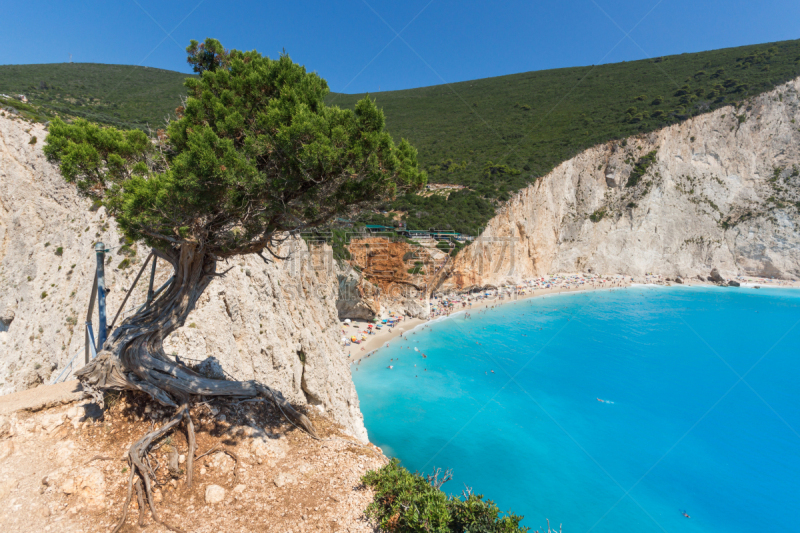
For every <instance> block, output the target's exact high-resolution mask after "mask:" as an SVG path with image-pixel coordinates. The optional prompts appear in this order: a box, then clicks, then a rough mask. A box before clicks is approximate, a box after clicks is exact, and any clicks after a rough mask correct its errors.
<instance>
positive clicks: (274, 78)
mask: <svg viewBox="0 0 800 533" xmlns="http://www.w3.org/2000/svg"><path fill="white" fill-rule="evenodd" d="M204 44H205V46H204V48H203V49H204V50H209V49H212V48H213V49H214V50H217V51H216V52H215V55H214V58H212V59H208V58H207V57H206V56H205V55H204V53H201V52H200V49H199V45H197V43H194V42H193V44H192V45H190V46H189V48H188V49H187V50H188V51H189V53H190V54H191V55H190V57H189V61H190V62H193V61H194V62H195V63H193V64H195V67H196V70H198V71H199V72H201V76H200V77H199V78H187V79H186V82H185V85H186V88H187V90H188V93H189V96H188V98H187V100H186V105H185V107H183V108H179V110H178V112H179V117H178V118H177V119H176V120H173V121H172V122H171V123H170V124H169V127H168V129H167V131H166V132H163V131H160V132H159V134H158V138H157V139H149V138H148V137H147V136H146V135H145V134H144V133H143V132H141V131H138V130H129V131H121V130H118V129H116V128H113V127H100V126H97V125H95V124H92V123H89V122H87V121H85V120H80V119H79V120H76V121H75V122H74V123H73V124H67V123H65V122H63V121H61V120H59V119H54V120H53V122H52V124H51V126H50V134H49V135H48V137H47V146H46V147H45V153H46V154H47V156H48V158H49V159H50V160H51V161H56V162H58V163H59V164H60V167H61V172H62V174H63V175H64V178H65V179H66V180H67V181H68V182H73V183H75V184H76V185H77V187H78V190H79V191H80V192H81V193H83V194H84V195H86V196H89V197H94V198H97V199H100V200H101V201H102V202H103V205H105V207H106V208H107V209H108V211H109V213H110V214H111V215H113V216H115V217H116V221H117V223H118V225H119V227H120V229H121V230H122V232H123V233H124V234H125V236H126V237H128V238H129V239H132V240H137V241H138V240H144V241H145V242H146V243H147V244H148V245H150V246H154V247H156V248H161V249H167V248H171V247H175V246H178V245H181V244H186V243H202V244H203V247H204V251H205V252H206V253H211V254H214V255H215V256H216V257H229V256H232V255H237V254H243V253H260V252H261V251H262V250H263V249H264V248H265V247H266V246H269V245H270V244H271V243H272V239H273V236H274V235H275V234H276V233H278V232H283V231H291V230H298V229H302V228H305V227H309V226H311V227H314V226H319V225H322V224H324V223H326V222H328V221H329V220H330V219H332V218H334V217H336V216H344V215H351V214H352V213H353V212H357V211H360V210H362V209H364V208H365V207H367V206H369V205H371V203H373V202H375V201H376V200H380V199H387V198H391V197H393V196H394V195H395V194H396V192H397V191H404V190H415V189H420V188H421V187H422V186H423V185H424V184H425V182H426V179H427V177H426V173H425V172H421V171H420V170H419V168H418V163H417V151H416V150H415V149H414V148H413V147H412V146H411V145H410V144H409V143H408V142H407V141H405V140H401V141H400V142H399V143H398V144H397V145H395V143H394V142H393V140H392V138H391V136H390V135H389V134H388V133H386V132H385V131H384V122H385V119H384V115H383V113H382V112H381V111H380V110H379V109H378V108H377V107H376V105H375V103H374V102H373V101H372V100H370V99H369V98H364V99H362V100H359V101H358V102H357V103H356V105H355V109H354V110H343V109H340V108H338V107H329V106H326V105H325V103H324V101H323V99H324V97H325V96H326V94H327V93H328V86H327V83H326V82H325V80H323V79H322V78H320V77H319V76H317V75H316V74H314V73H308V72H306V70H305V68H304V67H302V66H300V65H297V64H295V63H294V62H292V60H291V59H290V58H289V57H288V56H286V55H283V56H281V57H280V58H279V59H277V60H272V59H270V58H268V57H264V56H262V55H261V54H259V53H258V52H256V51H250V52H241V51H238V50H230V51H224V57H223V58H222V59H219V58H218V57H217V56H220V54H221V53H220V52H219V46H218V44H219V43H218V42H217V41H214V40H213V39H209V40H206V42H205V43H204ZM198 54H199V55H200V56H202V57H200V58H199V59H198Z"/></svg>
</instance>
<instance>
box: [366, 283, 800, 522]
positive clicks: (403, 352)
mask: <svg viewBox="0 0 800 533" xmlns="http://www.w3.org/2000/svg"><path fill="white" fill-rule="evenodd" d="M798 322H800V291H794V290H779V289H772V290H769V289H760V290H755V289H744V288H740V289H734V288H726V289H721V288H683V287H678V288H660V287H658V288H653V287H636V288H631V289H627V290H623V289H620V290H615V291H600V292H592V293H582V294H570V295H559V296H553V297H547V298H536V299H531V300H525V301H519V302H516V303H512V304H508V305H503V306H501V307H499V308H497V309H493V310H489V311H487V312H483V313H480V314H479V313H478V312H475V313H473V316H472V318H470V319H465V318H464V316H463V314H462V315H459V316H456V317H453V318H450V319H447V320H442V321H439V322H435V323H433V324H432V325H430V327H427V328H425V329H421V330H420V329H418V330H416V334H413V335H412V334H410V333H407V334H406V336H407V338H408V339H409V340H407V341H406V340H403V339H399V338H398V339H395V340H394V341H392V343H391V344H390V346H389V347H388V348H383V349H381V350H380V351H379V352H377V353H376V354H374V355H373V356H372V357H370V358H369V359H366V360H364V361H362V363H361V364H360V365H356V366H354V367H353V378H354V380H355V384H356V388H357V389H358V394H359V398H360V400H361V410H362V411H363V413H364V421H365V424H366V427H367V430H368V431H369V436H370V439H371V440H372V442H374V443H375V444H377V445H378V446H380V447H381V448H382V449H383V450H384V452H385V453H386V454H387V455H389V456H394V457H398V458H399V459H400V460H401V463H402V464H403V465H404V466H405V467H406V468H408V469H410V470H412V471H415V470H416V471H420V472H425V473H429V472H430V471H431V470H432V469H433V468H434V467H442V468H452V469H453V472H454V477H453V480H452V481H450V482H449V483H447V484H446V485H444V487H443V488H444V489H445V490H447V491H448V492H450V493H460V492H461V490H462V489H463V488H464V486H465V485H466V486H469V487H472V488H473V489H474V490H475V491H476V492H478V493H483V494H485V495H487V496H488V497H490V498H492V499H493V500H495V501H496V502H497V503H498V505H499V506H500V508H501V509H503V510H509V509H510V510H513V511H514V512H516V513H518V514H523V515H525V520H524V521H523V524H525V525H528V526H531V527H534V528H540V527H541V526H542V525H543V524H545V519H546V518H549V519H550V522H551V524H552V523H555V524H556V525H557V524H559V523H563V524H564V531H565V532H568V533H573V532H588V531H594V532H598V533H601V532H609V533H611V532H613V533H619V532H620V531H636V532H659V531H669V532H672V531H681V532H701V531H702V532H739V531H741V532H747V533H752V532H753V531H800V323H798ZM414 348H417V349H419V350H420V351H419V352H417V351H415V349H414ZM423 353H424V354H425V355H426V356H427V358H423V357H422V354H423ZM389 365H392V366H393V367H394V368H393V369H391V370H390V369H388V368H387V366H389ZM415 365H416V366H415ZM356 368H357V369H358V370H356ZM492 370H493V371H494V373H492ZM598 398H599V399H602V400H604V401H603V402H600V401H598ZM683 510H686V512H687V513H688V514H689V515H691V518H690V519H687V518H685V517H684V516H683V515H682V514H681V511H683Z"/></svg>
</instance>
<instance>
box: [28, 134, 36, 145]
mask: <svg viewBox="0 0 800 533" xmlns="http://www.w3.org/2000/svg"><path fill="white" fill-rule="evenodd" d="M36 141H37V139H36V136H35V135H34V136H33V137H31V140H30V141H28V144H36Z"/></svg>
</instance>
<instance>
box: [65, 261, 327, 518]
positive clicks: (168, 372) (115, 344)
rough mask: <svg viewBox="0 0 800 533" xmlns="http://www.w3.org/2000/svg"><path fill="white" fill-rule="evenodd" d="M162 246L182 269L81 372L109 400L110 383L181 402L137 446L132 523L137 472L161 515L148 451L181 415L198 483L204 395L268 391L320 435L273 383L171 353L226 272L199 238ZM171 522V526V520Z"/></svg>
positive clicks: (98, 395) (133, 453)
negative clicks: (199, 409)
mask: <svg viewBox="0 0 800 533" xmlns="http://www.w3.org/2000/svg"><path fill="white" fill-rule="evenodd" d="M156 254H157V255H158V257H160V258H162V259H164V260H166V261H168V262H169V263H171V264H172V266H173V268H174V270H175V277H174V279H173V281H172V283H171V284H170V286H169V287H168V288H167V289H166V290H165V291H164V293H162V294H161V295H160V296H159V297H158V298H157V299H156V300H155V301H153V302H152V304H151V305H150V306H149V307H148V308H147V309H144V310H142V311H140V312H139V313H137V314H135V315H133V316H131V317H129V318H127V319H126V320H125V321H124V322H123V323H122V324H121V325H120V326H119V327H118V328H117V329H116V330H114V332H112V335H111V337H110V338H109V339H108V340H107V341H106V344H105V346H103V347H102V350H101V351H100V353H99V354H98V355H97V357H96V358H95V359H94V360H93V361H92V362H90V363H89V364H88V365H86V366H85V367H83V368H82V369H81V370H79V371H78V372H76V377H77V378H78V379H79V380H80V381H81V384H82V385H83V387H84V389H85V390H87V391H89V392H90V393H92V394H93V395H94V396H95V397H96V398H97V399H98V400H99V401H101V402H102V392H103V391H106V390H136V391H142V392H145V393H147V394H149V395H150V396H151V397H152V398H153V399H154V400H156V401H157V402H158V403H160V404H161V405H164V406H169V407H174V408H175V409H176V411H175V414H174V416H173V417H172V419H171V420H170V421H169V422H168V423H167V424H166V425H164V426H162V427H161V428H160V429H158V430H155V431H153V432H151V433H148V434H147V435H145V436H144V437H143V438H142V439H141V440H139V441H137V442H136V443H134V444H133V445H132V446H131V449H130V451H129V461H130V464H131V481H130V482H129V486H128V490H129V494H128V501H127V502H126V505H125V511H124V514H123V518H122V520H121V521H120V523H119V525H118V526H117V527H118V528H119V527H121V526H122V524H123V523H124V520H125V516H126V514H127V506H128V504H129V503H130V499H131V493H130V491H131V488H132V487H133V485H132V483H133V479H134V474H136V475H138V476H139V477H140V478H141V484H142V485H143V486H144V490H145V493H146V494H145V497H146V499H147V500H148V503H149V506H150V509H151V512H152V514H153V518H154V520H156V521H157V522H160V521H159V519H158V517H157V516H156V513H155V506H154V502H153V498H152V493H151V488H150V487H151V480H152V476H153V474H152V472H151V471H150V470H149V467H148V466H147V462H146V461H144V460H143V459H144V458H145V457H146V455H147V451H148V448H149V446H150V445H151V444H153V443H154V442H155V441H156V440H157V439H158V438H161V437H162V436H164V435H165V434H167V433H168V432H169V431H170V430H171V429H172V428H173V427H175V426H176V425H177V424H179V423H180V421H181V420H184V421H185V423H186V431H187V434H188V435H187V436H188V439H187V441H188V442H189V448H190V449H189V453H188V454H187V458H188V461H187V470H188V475H187V483H188V485H189V486H191V482H192V463H193V459H194V453H195V449H194V448H195V447H196V444H195V443H196V439H195V435H194V426H193V424H192V420H191V418H190V416H189V406H190V405H191V404H192V403H193V402H194V401H196V400H197V399H199V398H201V397H208V396H217V397H228V398H253V397H256V396H263V397H265V398H266V399H268V400H270V401H272V402H273V403H275V404H276V405H277V406H278V408H279V409H280V410H281V411H282V412H283V413H284V415H286V416H287V417H288V418H290V419H291V421H293V423H295V424H296V425H298V426H300V427H302V428H303V429H305V430H306V431H308V432H309V433H310V434H311V435H312V436H314V437H316V432H315V431H314V427H313V425H312V424H311V421H310V420H309V419H308V418H307V417H306V416H304V415H303V414H301V413H299V412H297V411H296V410H295V409H294V408H293V407H292V406H291V405H290V404H289V403H288V402H287V401H286V400H285V399H283V397H282V396H281V395H280V394H279V393H276V392H275V391H273V390H272V389H270V388H269V387H267V386H266V385H264V384H261V383H257V382H255V381H227V380H224V379H212V378H207V377H205V376H202V375H200V374H198V373H197V372H195V371H193V370H192V369H191V368H189V367H187V366H186V365H183V364H181V363H178V362H176V361H173V360H171V359H170V358H169V357H167V355H166V354H165V352H164V347H163V341H164V339H165V338H166V337H167V336H169V334H170V333H172V332H173V331H175V330H176V329H177V328H179V327H181V326H183V324H184V323H185V321H186V318H187V317H188V315H189V313H190V312H191V311H192V310H193V309H194V306H195V304H196V303H197V299H198V298H199V297H200V295H201V294H202V293H203V291H204V290H205V289H206V287H208V284H209V283H210V282H211V280H212V279H213V278H214V277H215V276H218V274H216V259H215V258H214V257H213V256H212V255H210V254H208V253H205V252H204V251H203V250H202V249H201V248H200V247H199V246H197V245H182V246H181V248H180V249H179V250H177V251H176V252H170V251H167V252H164V251H157V252H156ZM139 489H140V486H139V485H137V490H139ZM164 525H167V526H168V527H169V525H168V524H164ZM174 529H177V528H174Z"/></svg>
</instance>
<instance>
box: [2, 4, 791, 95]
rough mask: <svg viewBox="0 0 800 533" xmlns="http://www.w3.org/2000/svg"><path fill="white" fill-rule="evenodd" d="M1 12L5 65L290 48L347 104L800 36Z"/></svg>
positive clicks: (601, 12)
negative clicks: (361, 96)
mask: <svg viewBox="0 0 800 533" xmlns="http://www.w3.org/2000/svg"><path fill="white" fill-rule="evenodd" d="M2 12H3V19H4V21H3V23H2V26H3V30H2V35H0V45H1V46H2V48H0V49H2V50H3V53H2V56H0V64H9V63H23V64H24V63H58V62H64V61H68V60H69V54H70V53H72V54H73V61H75V62H92V63H122V64H133V65H146V66H150V67H158V68H165V69H170V70H178V71H181V72H189V69H188V68H187V65H186V62H185V57H186V56H185V52H184V48H185V47H186V45H187V44H188V41H189V39H197V40H202V39H204V38H205V37H215V38H217V39H219V40H220V41H222V43H223V44H224V45H225V46H226V47H228V48H237V49H243V50H251V49H253V48H255V49H257V50H258V51H260V52H261V53H263V54H265V55H269V56H271V57H275V56H277V55H278V54H280V51H281V50H282V49H285V50H286V51H287V52H288V53H289V55H290V56H291V57H292V58H293V59H294V60H295V61H297V62H299V63H302V64H304V65H305V66H306V67H307V68H308V69H309V70H312V71H316V72H318V73H319V74H321V75H322V76H323V77H324V78H326V79H327V80H328V83H329V84H330V86H331V89H332V90H334V91H341V92H347V93H354V92H365V91H370V92H375V91H378V90H379V89H380V90H391V89H405V88H411V87H421V86H426V85H435V84H440V83H445V82H455V81H463V80H469V79H475V78H485V77H490V76H499V75H503V74H513V73H517V72H526V71H530V70H541V69H548V68H558V67H569V66H577V65H592V64H599V63H610V62H618V61H631V60H636V59H643V58H647V57H654V56H659V55H667V54H679V53H684V52H697V51H702V50H710V49H716V48H726V47H730V46H739V45H745V44H755V43H762V42H771V41H780V40H787V39H796V38H800V1H798V0H774V1H772V0H760V1H754V0H749V1H744V0H726V1H723V0H661V1H659V0H637V1H632V0H622V1H611V0H574V1H567V0H563V1H556V0H542V1H539V0H533V1H528V2H522V1H516V0H509V1H494V2H470V1H467V0H465V1H454V0H404V1H395V2H390V1H382V0H336V1H325V2H321V1H317V2H312V1H308V0H288V1H282V2H275V1H271V0H270V1H258V2H256V1H244V0H242V1H235V0H233V1H226V2H219V1H217V2H214V1H213V0H202V1H201V0H188V1H185V0H176V1H171V2H164V1H157V0H116V1H113V2H109V1H99V0H83V1H80V2H78V1H73V0H62V1H58V2H48V3H44V2H25V1H17V2H12V1H8V2H4V6H3V9H2ZM398 34H399V35H398Z"/></svg>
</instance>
